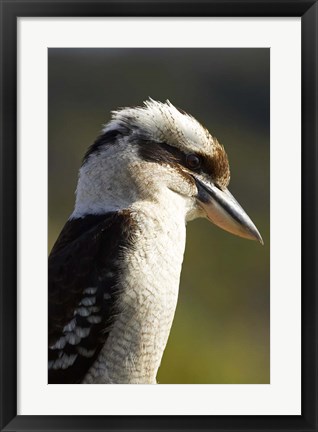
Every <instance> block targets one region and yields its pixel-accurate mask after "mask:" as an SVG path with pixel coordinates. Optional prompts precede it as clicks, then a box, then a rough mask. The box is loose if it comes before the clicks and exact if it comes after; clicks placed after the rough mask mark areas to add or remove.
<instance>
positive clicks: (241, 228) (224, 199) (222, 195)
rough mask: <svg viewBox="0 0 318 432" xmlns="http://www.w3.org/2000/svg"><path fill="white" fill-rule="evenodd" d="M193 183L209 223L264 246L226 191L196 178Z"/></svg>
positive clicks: (238, 206)
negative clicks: (195, 185)
mask: <svg viewBox="0 0 318 432" xmlns="http://www.w3.org/2000/svg"><path fill="white" fill-rule="evenodd" d="M195 181H196V184H197V188H198V196H197V198H198V200H199V202H200V205H201V207H202V208H203V209H204V211H205V212H206V215H207V218H208V219H209V220H210V221H211V222H213V223H214V224H215V225H217V226H219V227H220V228H223V229H224V230H226V231H229V232H230V233H232V234H235V235H237V236H239V237H244V238H247V239H251V240H257V241H259V242H260V243H261V244H264V242H263V239H262V237H261V235H260V233H259V232H258V230H257V228H256V226H255V225H254V224H253V222H252V221H251V219H250V218H249V217H248V216H247V214H246V213H245V211H244V210H243V209H242V207H241V206H240V205H239V203H238V202H237V201H236V199H235V198H234V197H233V195H232V194H231V193H230V192H229V191H228V190H227V189H224V190H221V189H219V188H218V187H216V186H215V185H214V184H213V183H209V184H207V183H206V182H203V181H202V180H201V179H200V180H199V179H198V178H195Z"/></svg>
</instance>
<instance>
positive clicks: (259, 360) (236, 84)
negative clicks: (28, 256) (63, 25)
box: [48, 36, 270, 384]
mask: <svg viewBox="0 0 318 432" xmlns="http://www.w3.org/2000/svg"><path fill="white" fill-rule="evenodd" d="M145 37H146V36H145ZM48 60H49V63H48V71H49V75H48V77H49V89H48V90H49V160H48V167H49V174H48V175H49V221H48V247H49V250H50V249H51V247H52V246H53V244H54V242H55V240H56V238H57V236H58V234H59V232H60V230H61V228H62V227H63V225H64V223H65V221H66V220H67V218H68V217H69V215H70V213H71V212H72V209H73V204H74V191H75V188H76V181H77V172H78V169H79V166H80V164H81V159H82V157H83V154H84V152H85V150H86V149H87V147H88V145H90V144H91V143H92V142H93V141H94V139H95V137H96V136H97V135H98V134H99V132H100V130H101V128H102V125H103V124H105V123H106V122H107V121H108V120H109V119H110V114H109V113H110V111H111V110H113V109H116V108H118V107H123V106H133V105H140V104H142V102H143V101H144V100H145V99H147V98H148V96H151V97H152V98H154V99H157V100H160V101H165V100H166V99H169V100H170V101H171V102H172V103H173V104H174V105H176V106H177V107H179V108H182V109H184V110H185V111H187V112H189V113H191V114H192V115H193V116H194V117H195V118H196V119H197V120H199V121H200V122H201V123H202V124H203V125H204V126H206V127H207V128H208V129H209V130H210V132H211V133H212V134H213V135H214V136H216V137H217V138H218V140H219V141H220V142H221V143H222V144H223V145H224V146H225V148H226V151H227V153H228V156H229V160H230V166H231V183H230V187H229V189H230V190H231V192H232V194H233V195H234V196H235V197H236V199H237V200H238V201H239V202H240V204H241V205H242V206H243V208H244V209H245V210H246V212H247V213H248V214H249V216H250V217H251V218H252V220H253V221H254V223H255V224H256V226H257V227H258V229H259V231H260V232H261V234H262V236H263V239H264V242H265V245H264V246H263V247H262V246H260V245H259V244H258V243H256V242H251V241H247V240H243V239H240V238H238V237H234V236H232V235H230V234H228V233H226V232H224V231H221V230H220V229H218V228H217V227H215V226H213V225H212V224H210V223H209V222H207V221H205V220H203V219H202V220H201V219H200V220H196V221H193V222H191V223H189V224H188V227H187V246H186V252H185V259H184V263H183V270H182V276H181V285H180V294H179V302H178V307H177V311H176V315H175V319H174V323H173V326H172V331H171V334H170V338H169V341H168V345H167V348H166V350H165V353H164V357H163V361H162V364H161V367H160V369H159V374H158V381H159V383H194V384H195V383H221V384H225V383H228V384H234V383H240V384H242V383H269V380H270V361H269V359H270V351H269V348H270V339H269V335H270V322H269V317H270V315H269V298H270V282H269V247H270V245H269V210H270V207H269V198H270V197H269V190H270V188H269V168H270V167H269V156H270V146H269V132H270V129H269V125H270V112H269V109H270V106H269V103H270V100H269V98H270V87H269V86H270V57H269V49H249V48H248V49H214V48H213V49H212V48H211V49H210V48H208V49H143V48H141V49H139V48H138V49H134V48H133V49H108V48H105V49H73V48H72V49H64V48H63V49H60V48H57V49H55V48H50V49H49V52H48Z"/></svg>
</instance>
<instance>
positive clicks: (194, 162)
mask: <svg viewBox="0 0 318 432" xmlns="http://www.w3.org/2000/svg"><path fill="white" fill-rule="evenodd" d="M187 165H188V167H189V168H190V169H198V168H200V166H201V159H200V157H199V156H197V155H196V154H189V155H188V156H187Z"/></svg>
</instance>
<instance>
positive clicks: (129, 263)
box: [99, 191, 186, 383]
mask: <svg viewBox="0 0 318 432" xmlns="http://www.w3.org/2000/svg"><path fill="white" fill-rule="evenodd" d="M169 193H171V194H172V192H171V191H170V192H169ZM168 198H169V197H167V199H168ZM174 198H175V199H173V200H169V201H167V203H168V202H169V203H170V204H169V205H166V206H163V205H162V204H163V203H162V202H161V203H151V202H136V203H135V204H134V205H132V206H131V208H130V210H131V212H132V217H133V218H134V220H135V222H136V224H135V226H136V230H135V232H134V245H133V247H131V248H127V250H126V251H125V253H124V257H123V261H122V264H121V267H122V268H121V270H122V271H121V276H120V291H121V295H120V296H119V299H118V308H119V314H118V317H117V319H116V321H115V324H114V327H113V329H112V331H111V332H110V335H109V337H108V339H107V342H106V344H105V346H104V348H103V350H102V353H101V357H100V359H99V361H102V360H101V359H103V358H104V360H105V362H106V368H107V370H106V374H105V375H104V377H103V378H102V380H101V381H100V382H110V383H111V382H113V383H155V382H156V375H157V371H158V368H159V366H160V362H161V358H162V355H163V352H164V349H165V347H166V344H167V340H168V336H169V332H170V329H171V325H172V321H173V317H174V313H175V309H176V304H177V298H178V289H179V280H180V272H181V266H182V261H183V254H184V249H185V234H186V233H185V211H184V203H183V201H182V199H181V198H180V199H178V198H177V199H176V197H174Z"/></svg>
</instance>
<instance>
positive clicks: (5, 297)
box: [0, 0, 318, 432]
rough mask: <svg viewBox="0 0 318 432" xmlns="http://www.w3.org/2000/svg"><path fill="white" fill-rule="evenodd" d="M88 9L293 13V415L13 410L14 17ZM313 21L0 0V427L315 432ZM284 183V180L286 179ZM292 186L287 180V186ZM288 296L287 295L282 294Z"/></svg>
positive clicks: (227, 7) (224, 1)
mask: <svg viewBox="0 0 318 432" xmlns="http://www.w3.org/2000/svg"><path fill="white" fill-rule="evenodd" d="M29 16H30V17H63V16H65V17H85V16H87V17H91V16H139V17H140V16H172V17H176V16H189V17H191V16H192V17H198V16H216V17H218V16H223V17H224V16H233V17H239V16H245V17H246V16H251V17H258V16H260V17H263V16H268V17H274V16H277V17H301V37H302V42H301V49H302V60H301V61H302V64H301V73H302V106H301V109H302V144H301V146H302V148H301V153H302V162H301V168H302V185H301V192H302V263H301V264H302V386H301V397H302V409H301V411H302V413H301V415H299V416H246V415H242V416H79V415H78V416H36V415H32V416H23V415H17V307H16V305H17V174H18V173H17V144H16V142H17V122H16V113H17V89H16V82H17V18H18V17H29ZM317 27H318V4H317V1H313V0H229V1H228V0H216V1H215V0H207V1H195V0H192V1H186V0H182V1H172V2H168V1H148V2H145V1H106V0H100V1H90V0H82V1H76V0H74V1H72V0H67V1H61V0H60V1H58V2H56V1H54V0H48V1H46V0H42V1H41V2H39V1H30V0H26V1H15V0H11V1H10V0H1V126H0V130H1V147H0V149H1V156H0V160H1V177H0V178H1V195H0V209H1V219H0V220H1V231H0V232H1V238H0V240H1V241H0V248H1V249H0V257H1V287H0V288H1V386H0V387H1V390H0V391H1V393H0V394H1V431H36V430H41V431H69V430H78V431H97V430H98V431H102V430H105V431H111V430H135V431H138V430H156V431H161V430H162V431H168V430H170V431H172V430H213V431H223V430H231V431H239V430H240V431H242V430H251V431H258V430H262V431H278V430H281V431H296V430H298V431H308V432H309V431H318V420H317V418H318V416H317V414H318V411H317V406H318V401H317V390H318V386H317V347H318V346H317V318H316V317H317V314H318V308H317V294H316V289H317V270H316V257H317V177H316V176H317V174H316V167H317V151H316V146H317V142H318V136H317V118H318V110H317V76H318V68H317V60H318V51H317V48H318V44H317ZM291 184H292V180H291ZM291 187H292V185H291ZM286 302H288V299H286Z"/></svg>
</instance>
